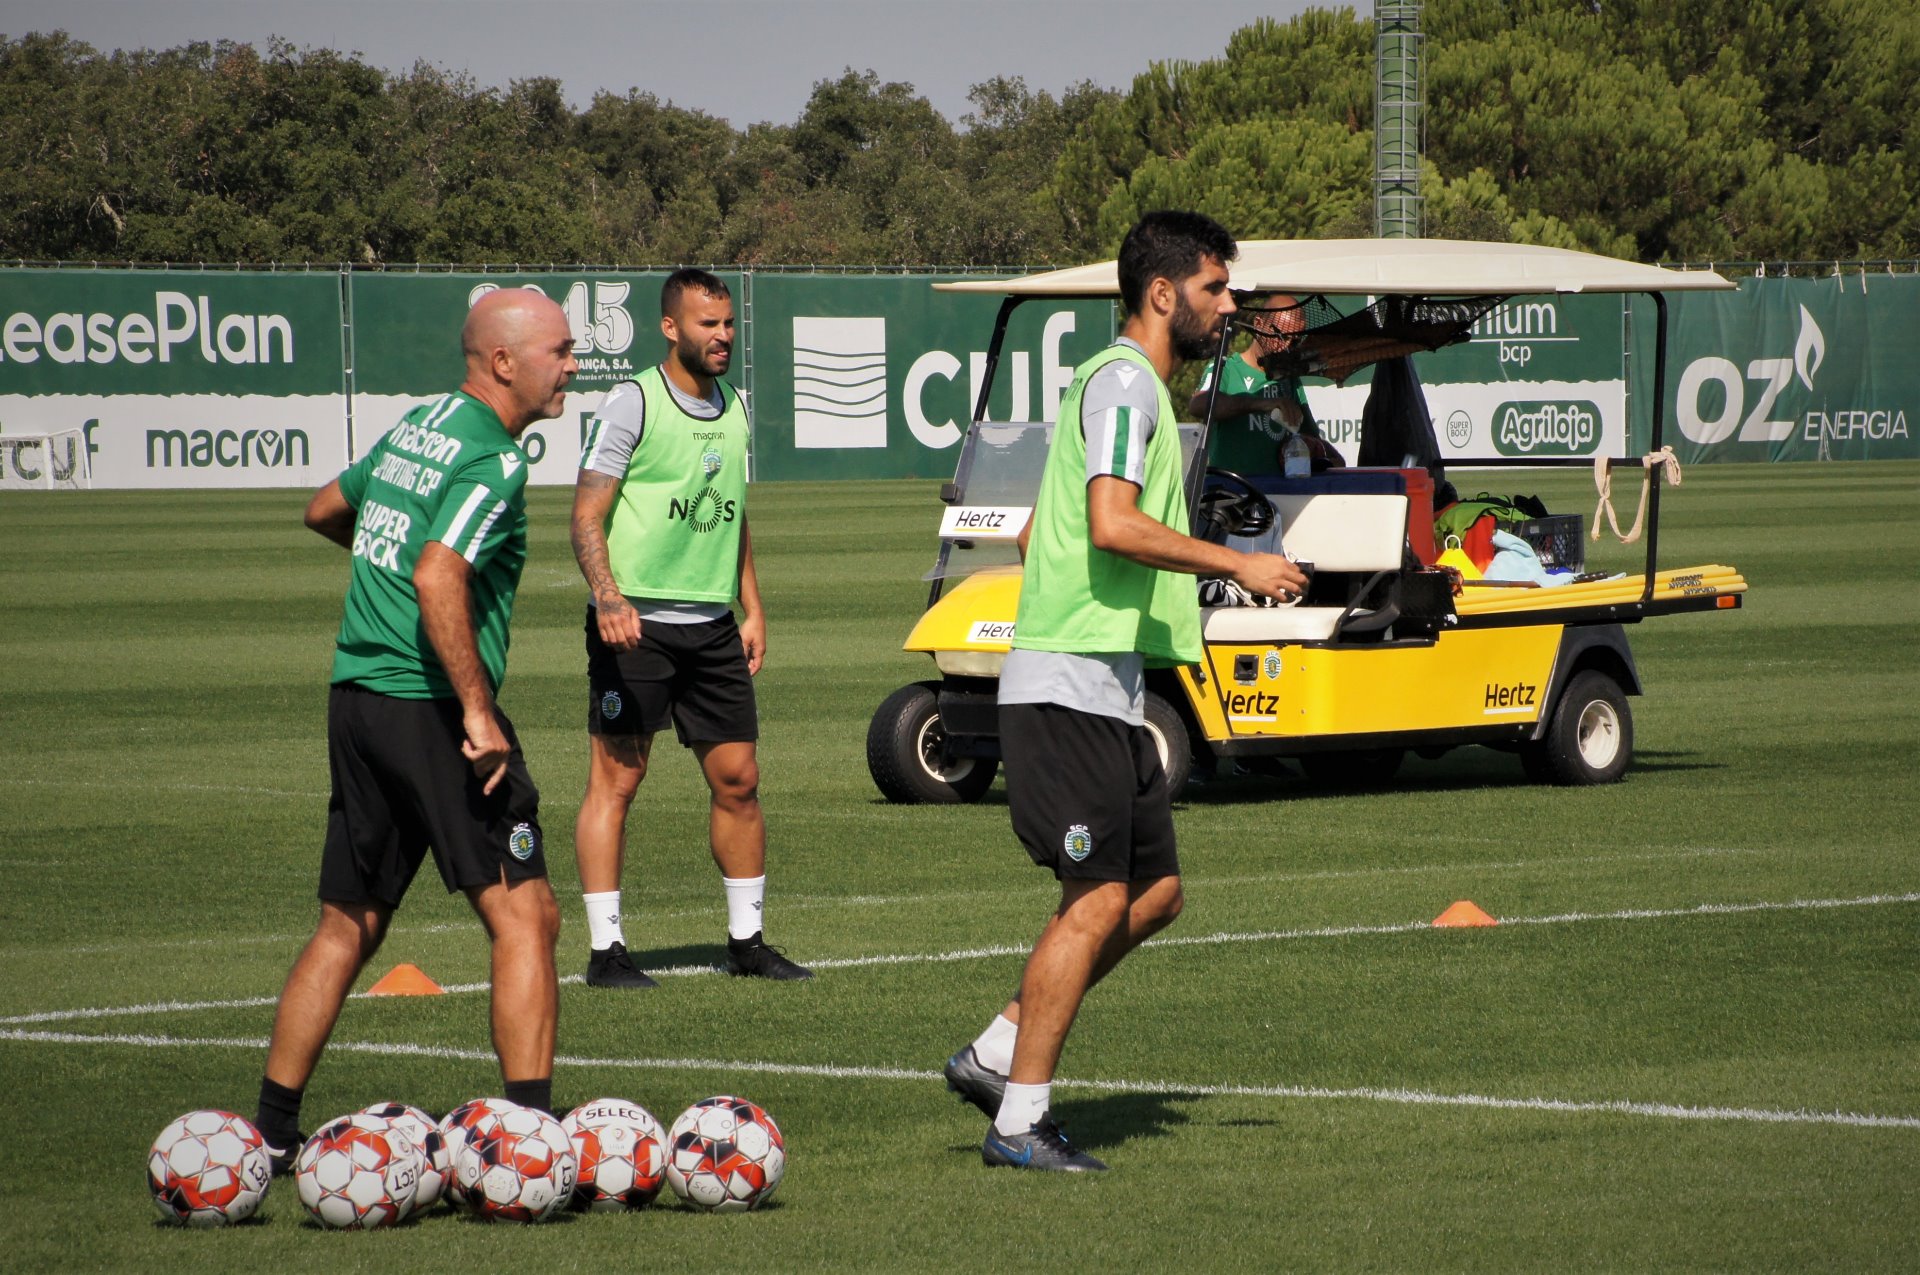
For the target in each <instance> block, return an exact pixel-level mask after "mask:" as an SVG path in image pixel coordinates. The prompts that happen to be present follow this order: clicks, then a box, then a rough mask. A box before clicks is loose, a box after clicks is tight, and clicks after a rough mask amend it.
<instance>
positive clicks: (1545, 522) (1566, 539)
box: [1505, 514, 1587, 571]
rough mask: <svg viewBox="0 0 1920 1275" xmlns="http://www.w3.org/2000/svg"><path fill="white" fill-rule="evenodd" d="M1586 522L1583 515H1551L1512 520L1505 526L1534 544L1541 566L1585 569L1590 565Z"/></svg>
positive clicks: (1573, 569)
mask: <svg viewBox="0 0 1920 1275" xmlns="http://www.w3.org/2000/svg"><path fill="white" fill-rule="evenodd" d="M1586 523H1587V520H1586V517H1585V516H1584V515H1582V514H1549V515H1547V516H1546V517H1545V518H1526V519H1522V520H1521V521H1519V522H1514V523H1509V524H1507V526H1506V528H1505V529H1506V530H1507V531H1508V532H1510V533H1512V534H1513V535H1516V536H1518V537H1520V538H1521V539H1522V540H1524V541H1526V542H1527V543H1528V544H1530V545H1532V546H1533V551H1534V553H1536V554H1537V555H1539V558H1540V564H1541V565H1542V566H1545V567H1564V568H1566V569H1567V570H1569V571H1583V570H1585V569H1586V565H1587V537H1586V530H1587V527H1586Z"/></svg>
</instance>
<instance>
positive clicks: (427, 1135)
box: [360, 1102, 453, 1221]
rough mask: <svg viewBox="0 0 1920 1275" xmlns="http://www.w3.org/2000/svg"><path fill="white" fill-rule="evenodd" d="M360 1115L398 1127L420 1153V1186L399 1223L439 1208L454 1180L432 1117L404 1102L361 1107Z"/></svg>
mask: <svg viewBox="0 0 1920 1275" xmlns="http://www.w3.org/2000/svg"><path fill="white" fill-rule="evenodd" d="M360 1114H361V1115H363V1116H373V1117H376V1118H377V1119H381V1120H385V1121H386V1122H387V1123H388V1124H395V1125H399V1126H400V1130H401V1132H403V1133H405V1134H406V1135H407V1137H408V1139H409V1140H411V1141H412V1143H413V1146H414V1150H416V1151H418V1152H419V1153H420V1180H419V1185H418V1186H416V1187H415V1189H414V1193H413V1203H412V1204H410V1205H409V1206H408V1207H407V1211H406V1212H405V1213H403V1214H401V1220H402V1221H404V1220H405V1219H406V1218H408V1217H411V1216H412V1215H413V1214H415V1213H424V1212H426V1211H427V1210H428V1209H430V1208H432V1207H433V1206H434V1205H436V1204H438V1203H439V1202H440V1197H441V1196H442V1195H444V1194H445V1193H446V1189H447V1180H448V1179H449V1178H451V1177H452V1176H453V1162H452V1159H451V1158H450V1157H449V1156H448V1155H447V1140H446V1139H445V1138H444V1137H442V1136H441V1133H440V1126H439V1125H437V1124H435V1123H434V1120H433V1117H432V1116H430V1115H428V1114H427V1113H426V1112H424V1111H422V1110H420V1108H418V1107H410V1106H408V1105H407V1104H406V1103H404V1102H376V1103H374V1104H373V1105H372V1106H371V1107H362V1108H361V1109H360Z"/></svg>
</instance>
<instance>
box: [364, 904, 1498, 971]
mask: <svg viewBox="0 0 1920 1275" xmlns="http://www.w3.org/2000/svg"><path fill="white" fill-rule="evenodd" d="M1433 923H1434V924H1435V925H1436V926H1442V927H1452V926H1458V925H1498V924H1500V922H1498V921H1496V920H1494V919H1493V918H1492V917H1490V916H1488V915H1487V914H1486V913H1485V912H1482V911H1481V910H1480V907H1479V905H1478V904H1476V903H1474V901H1473V900H1472V899H1462V900H1460V901H1459V902H1458V903H1456V904H1454V905H1453V906H1452V907H1450V908H1448V909H1447V910H1446V911H1445V912H1442V913H1441V914H1440V915H1439V916H1436V917H1434V918H1433ZM394 973H399V971H398V970H396V971H394ZM389 977H391V975H389Z"/></svg>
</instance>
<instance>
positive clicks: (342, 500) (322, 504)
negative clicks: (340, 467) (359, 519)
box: [306, 478, 354, 549]
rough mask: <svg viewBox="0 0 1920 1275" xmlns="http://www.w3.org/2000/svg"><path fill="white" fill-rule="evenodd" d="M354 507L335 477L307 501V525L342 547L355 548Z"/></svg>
mask: <svg viewBox="0 0 1920 1275" xmlns="http://www.w3.org/2000/svg"><path fill="white" fill-rule="evenodd" d="M353 519H354V509H353V506H352V505H349V504H348V503H347V498H346V496H344V495H342V494H341V491H340V480H339V479H338V478H336V479H334V480H333V481H332V482H330V483H328V484H327V485H326V486H325V487H322V488H321V489H320V490H319V491H316V492H314V493H313V499H312V500H309V501H308V502H307V518H306V522H307V527H308V529H309V530H312V531H317V532H319V533H320V534H321V535H323V536H325V537H326V538H327V539H329V540H331V541H333V543H335V544H337V545H339V546H340V547H341V548H342V549H351V548H353Z"/></svg>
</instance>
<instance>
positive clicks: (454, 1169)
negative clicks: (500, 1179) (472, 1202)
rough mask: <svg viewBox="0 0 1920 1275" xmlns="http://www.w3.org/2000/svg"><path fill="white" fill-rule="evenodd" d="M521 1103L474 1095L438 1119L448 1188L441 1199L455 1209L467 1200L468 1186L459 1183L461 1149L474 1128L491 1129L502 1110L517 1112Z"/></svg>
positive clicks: (478, 1129)
mask: <svg viewBox="0 0 1920 1275" xmlns="http://www.w3.org/2000/svg"><path fill="white" fill-rule="evenodd" d="M519 1109H520V1104H519V1103H517V1102H513V1101H511V1100H509V1099H506V1098H473V1099H470V1100H468V1101H466V1102H463V1103H461V1104H460V1105H459V1106H457V1107H455V1108H454V1109H453V1110H452V1111H449V1112H448V1113H447V1115H446V1118H445V1119H444V1120H442V1121H441V1122H440V1140H441V1141H442V1142H443V1143H444V1144H445V1145H446V1148H447V1187H446V1193H445V1195H444V1196H443V1198H444V1199H445V1200H446V1202H447V1203H448V1204H450V1205H452V1206H453V1207H454V1208H459V1207H460V1206H461V1205H463V1204H465V1203H466V1202H467V1189H466V1187H465V1186H463V1185H462V1184H461V1182H460V1173H459V1169H460V1148H462V1147H464V1146H466V1145H467V1140H468V1139H469V1138H471V1137H472V1136H473V1135H474V1133H475V1132H476V1131H482V1132H483V1131H485V1130H488V1129H491V1128H493V1127H494V1126H495V1124H497V1123H498V1121H499V1119H500V1114H501V1113H502V1112H504V1111H518V1110H519Z"/></svg>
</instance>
